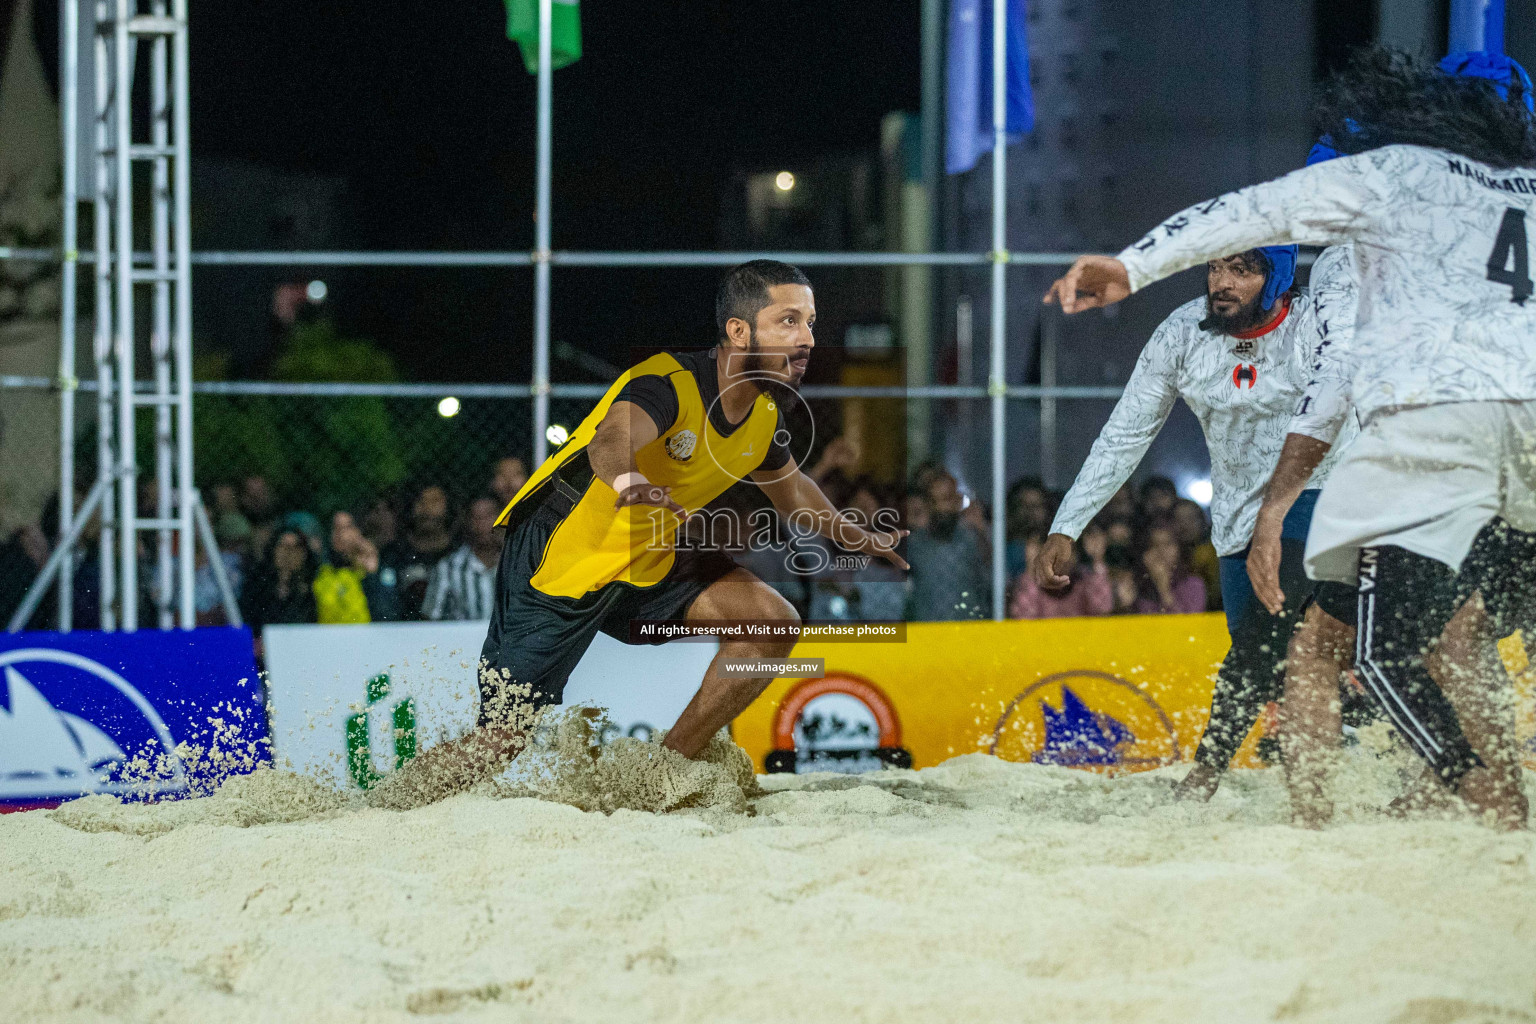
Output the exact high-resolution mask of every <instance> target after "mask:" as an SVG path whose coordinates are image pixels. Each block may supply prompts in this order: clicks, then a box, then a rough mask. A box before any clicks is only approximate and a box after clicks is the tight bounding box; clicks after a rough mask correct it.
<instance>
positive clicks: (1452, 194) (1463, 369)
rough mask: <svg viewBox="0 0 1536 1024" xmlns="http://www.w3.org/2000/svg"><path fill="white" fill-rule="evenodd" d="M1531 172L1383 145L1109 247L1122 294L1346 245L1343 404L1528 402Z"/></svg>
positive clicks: (1535, 359) (1535, 209) (1209, 204)
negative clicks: (1264, 253)
mask: <svg viewBox="0 0 1536 1024" xmlns="http://www.w3.org/2000/svg"><path fill="white" fill-rule="evenodd" d="M1533 214H1536V169H1531V168H1516V169H1512V170H1498V169H1496V168H1493V167H1490V166H1488V165H1486V164H1481V163H1478V162H1476V161H1473V160H1468V159H1467V158H1466V157H1462V156H1457V155H1456V154H1454V153H1450V152H1446V151H1444V150H1439V149H1428V148H1426V147H1422V146H1386V147H1384V148H1381V149H1375V150H1371V151H1369V152H1366V153H1361V154H1359V155H1356V156H1351V157H1340V158H1339V159H1336V160H1329V161H1327V162H1326V163H1320V164H1314V165H1313V166H1311V167H1307V168H1303V169H1301V170H1299V171H1293V172H1291V173H1290V174H1287V175H1286V176H1285V177H1283V178H1278V179H1276V180H1274V181H1269V182H1264V183H1263V184H1259V185H1253V186H1250V187H1249V188H1245V189H1242V190H1240V191H1237V192H1231V193H1228V194H1227V195H1224V196H1219V197H1217V198H1215V199H1209V200H1206V201H1205V202H1202V203H1198V204H1196V205H1194V206H1192V207H1190V208H1189V209H1187V210H1185V211H1184V212H1183V213H1180V214H1177V215H1175V216H1174V217H1172V218H1170V219H1169V220H1167V221H1164V222H1163V223H1162V224H1160V225H1158V226H1157V227H1156V228H1154V229H1153V230H1152V232H1151V233H1150V234H1148V235H1147V236H1146V237H1145V238H1143V239H1142V240H1141V241H1139V242H1137V243H1135V244H1134V245H1132V246H1130V247H1129V248H1127V249H1126V250H1125V251H1124V252H1123V253H1121V254H1120V259H1121V260H1122V261H1123V262H1124V263H1125V266H1126V269H1127V270H1128V271H1129V273H1130V280H1131V289H1132V290H1133V291H1134V290H1136V289H1138V288H1141V287H1144V286H1145V285H1147V284H1149V283H1151V282H1152V281H1156V280H1158V279H1160V278H1163V277H1167V276H1169V275H1170V274H1173V273H1176V272H1178V271H1180V270H1183V269H1184V268H1186V267H1191V266H1194V265H1195V264H1197V263H1201V262H1204V261H1205V260H1207V259H1209V258H1212V257H1215V256H1220V255H1223V254H1225V253H1231V252H1242V251H1244V250H1246V249H1252V248H1254V247H1256V246H1261V245H1277V244H1283V243H1286V242H1310V243H1314V244H1319V245H1323V244H1336V243H1340V242H1346V241H1351V240H1353V241H1354V243H1355V254H1354V255H1355V258H1354V262H1355V266H1356V269H1357V271H1358V273H1359V277H1360V300H1359V306H1358V312H1357V315H1356V321H1355V339H1354V342H1353V345H1352V346H1351V347H1352V348H1353V350H1354V352H1355V359H1354V362H1355V366H1354V369H1353V375H1352V385H1351V395H1350V397H1351V400H1352V401H1353V402H1354V405H1355V408H1356V409H1357V410H1358V411H1359V413H1360V417H1361V420H1362V421H1365V422H1368V421H1369V420H1370V418H1371V417H1372V416H1373V415H1375V414H1376V413H1377V412H1380V411H1382V410H1384V409H1391V408H1395V407H1398V406H1407V405H1437V404H1442V403H1448V402H1479V401H1509V400H1516V401H1531V400H1533V399H1536V302H1530V301H1527V300H1529V299H1530V298H1531V295H1532V291H1533V287H1532V282H1531V265H1530V247H1529V242H1528V239H1527V221H1528V220H1529V219H1530V217H1531V216H1532V215H1533Z"/></svg>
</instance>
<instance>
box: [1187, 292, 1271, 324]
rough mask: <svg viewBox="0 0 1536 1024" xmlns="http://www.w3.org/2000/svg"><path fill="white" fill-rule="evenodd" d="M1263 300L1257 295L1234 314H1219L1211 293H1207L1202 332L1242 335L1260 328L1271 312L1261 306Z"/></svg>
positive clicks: (1201, 322)
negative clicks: (1260, 302)
mask: <svg viewBox="0 0 1536 1024" xmlns="http://www.w3.org/2000/svg"><path fill="white" fill-rule="evenodd" d="M1261 298H1262V296H1260V295H1255V296H1254V297H1253V301H1251V302H1248V303H1245V304H1243V305H1241V306H1239V307H1238V308H1237V311H1236V312H1233V313H1218V312H1216V309H1215V307H1214V306H1213V305H1212V304H1211V293H1210V292H1206V293H1205V319H1204V320H1201V321H1200V329H1201V330H1202V331H1214V332H1215V333H1217V334H1241V333H1243V332H1244V331H1251V330H1253V329H1254V328H1255V327H1258V326H1259V325H1261V324H1262V323H1264V320H1265V319H1266V318H1267V317H1268V316H1269V315H1270V311H1269V310H1266V309H1264V307H1263V306H1261V305H1260V304H1259V300H1260V299H1261Z"/></svg>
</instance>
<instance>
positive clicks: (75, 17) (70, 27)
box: [58, 0, 80, 633]
mask: <svg viewBox="0 0 1536 1024" xmlns="http://www.w3.org/2000/svg"><path fill="white" fill-rule="evenodd" d="M79 74H80V0H64V2H63V3H61V4H60V5H59V132H60V134H61V135H62V136H63V142H64V146H63V150H64V152H63V156H64V181H63V191H64V197H63V203H64V209H63V223H62V237H61V239H60V242H61V243H62V244H61V245H60V248H61V249H62V250H63V255H64V263H63V265H62V266H61V267H60V268H59V541H60V543H63V540H64V538H65V537H68V536H70V535H71V534H72V532H73V530H72V528H73V526H74V523H75V384H76V381H75V309H76V306H75V303H76V298H77V288H78V280H77V278H76V272H77V271H78V270H79V265H80V264H79V259H80V253H79V250H78V248H77V247H78V246H79V244H80V238H79V231H80V226H79V223H78V217H79V213H80V211H79V207H78V205H77V204H78V203H79V200H80V196H79V192H80V183H79V164H78V161H79V158H80V152H79V151H80V134H79V126H78V123H77V122H78V121H79V117H80V108H79V105H78V104H79V95H80V83H79V80H78V79H79ZM58 594H59V600H58V608H59V631H60V632H63V633H67V632H69V631H70V629H71V628H72V627H73V625H74V619H75V614H74V596H75V559H74V545H73V544H71V545H70V550H69V551H67V552H65V554H64V558H63V561H61V562H60V563H59V588H58Z"/></svg>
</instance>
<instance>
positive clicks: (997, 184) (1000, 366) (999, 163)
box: [987, 0, 1008, 619]
mask: <svg viewBox="0 0 1536 1024" xmlns="http://www.w3.org/2000/svg"><path fill="white" fill-rule="evenodd" d="M1007 42H1008V7H1007V2H1006V0H992V373H991V378H990V380H989V381H988V382H987V390H988V391H989V392H990V393H991V397H992V617H993V618H994V619H1001V618H1002V617H1003V612H1004V608H1003V595H1004V593H1005V590H1006V586H1007V580H1005V579H1004V578H1003V571H1004V557H1003V554H1004V548H1003V544H1004V529H1003V527H1004V524H1005V523H1006V521H1007V512H1008V510H1007V509H1006V508H1004V507H1003V502H1004V499H1005V496H1006V493H1007V488H1008V483H1007V480H1006V479H1005V477H1006V473H1007V467H1006V462H1005V459H1004V444H1005V441H1006V438H1005V437H1004V434H1003V432H1004V430H1005V429H1006V426H1007V413H1008V406H1007V402H1008V399H1007V392H1006V390H1005V389H1006V388H1007V362H1006V359H1005V356H1006V350H1007V344H1008V338H1007V335H1006V333H1005V331H1006V316H1005V314H1006V308H1005V303H1006V301H1007V291H1006V286H1007V277H1006V274H1007V269H1008V251H1007V250H1008V190H1007V185H1008V158H1007V156H1006V155H1005V151H1004V142H1005V136H1006V131H1005V128H1006V125H1007V104H1008V92H1007V70H1008V68H1007V60H1008V50H1007Z"/></svg>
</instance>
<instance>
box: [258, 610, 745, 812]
mask: <svg viewBox="0 0 1536 1024" xmlns="http://www.w3.org/2000/svg"><path fill="white" fill-rule="evenodd" d="M485 632H486V624H485V623H484V622H391V623H373V624H370V625H346V626H307V625H306V626H268V627H267V628H266V630H265V631H264V634H263V636H264V640H265V646H266V660H267V702H268V708H269V709H270V713H271V719H272V744H273V753H274V755H275V757H276V760H277V763H278V764H283V763H284V762H285V761H286V762H287V763H289V764H291V765H292V767H293V769H294V770H296V771H299V772H302V773H304V774H309V775H316V776H319V777H323V778H330V779H333V780H334V781H336V782H337V783H338V784H343V783H345V784H349V785H355V784H356V782H355V781H352V782H349V781H348V780H349V777H350V778H352V779H353V780H355V778H356V775H357V773H358V771H359V770H362V771H366V768H362V769H360V768H359V767H358V766H359V764H360V763H363V764H370V765H371V766H372V768H373V770H374V771H376V772H379V773H386V772H388V771H390V770H391V769H392V768H393V767H394V762H395V760H396V757H397V748H396V743H397V742H398V741H399V740H400V739H401V737H402V729H401V728H400V726H402V725H403V724H406V723H407V722H409V724H410V725H411V726H412V727H413V734H414V738H415V739H414V741H415V744H416V745H417V747H418V748H425V747H429V746H431V745H432V744H433V743H437V742H440V741H441V740H443V739H448V738H452V737H455V736H459V735H462V734H463V733H465V732H467V731H468V730H469V729H470V728H471V727H473V725H474V723H475V714H476V711H477V709H478V706H479V694H478V688H477V684H476V677H475V667H476V665H477V664H478V662H479V658H480V645H481V644H482V643H483V642H484V640H485ZM715 648H716V645H715V644H714V643H713V642H703V643H700V642H688V643H671V644H665V645H662V646H655V647H650V646H647V647H640V646H630V645H627V644H623V643H620V642H619V641H617V640H614V639H613V638H612V637H609V636H607V635H604V634H601V633H600V634H598V636H597V639H596V640H594V641H593V643H592V646H591V647H590V648H589V649H588V650H587V653H586V655H585V656H584V657H583V658H582V659H581V663H580V664H578V665H577V666H576V670H575V671H574V672H573V673H571V679H570V682H569V683H568V684H567V685H566V688H565V705H567V706H569V705H574V704H582V705H587V706H596V707H605V708H607V709H608V711H609V717H610V718H612V720H613V722H614V723H615V724H616V725H617V726H618V734H627V735H635V736H641V737H644V736H646V735H648V734H649V733H650V731H651V730H653V729H665V728H669V727H670V726H671V725H672V723H673V722H674V721H676V719H677V716H678V715H679V714H680V713H681V712H682V710H683V708H684V707H685V706H686V705H687V703H688V701H689V700H690V699H691V698H692V697H693V694H694V691H696V690H697V689H698V686H699V681H700V679H702V678H703V676H704V670H705V669H706V668H707V667H708V665H709V662H710V659H711V658H713V657H714V655H715ZM370 698H372V699H370ZM407 702H408V704H407ZM403 707H408V711H402V710H401V709H402V708H403ZM402 715H404V717H401V716H402ZM349 722H350V729H349ZM607 738H611V737H607ZM407 742H409V741H407ZM364 744H366V749H363V750H362V751H361V754H359V749H360V748H361V747H362V746H363V745H364ZM349 758H350V760H349Z"/></svg>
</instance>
